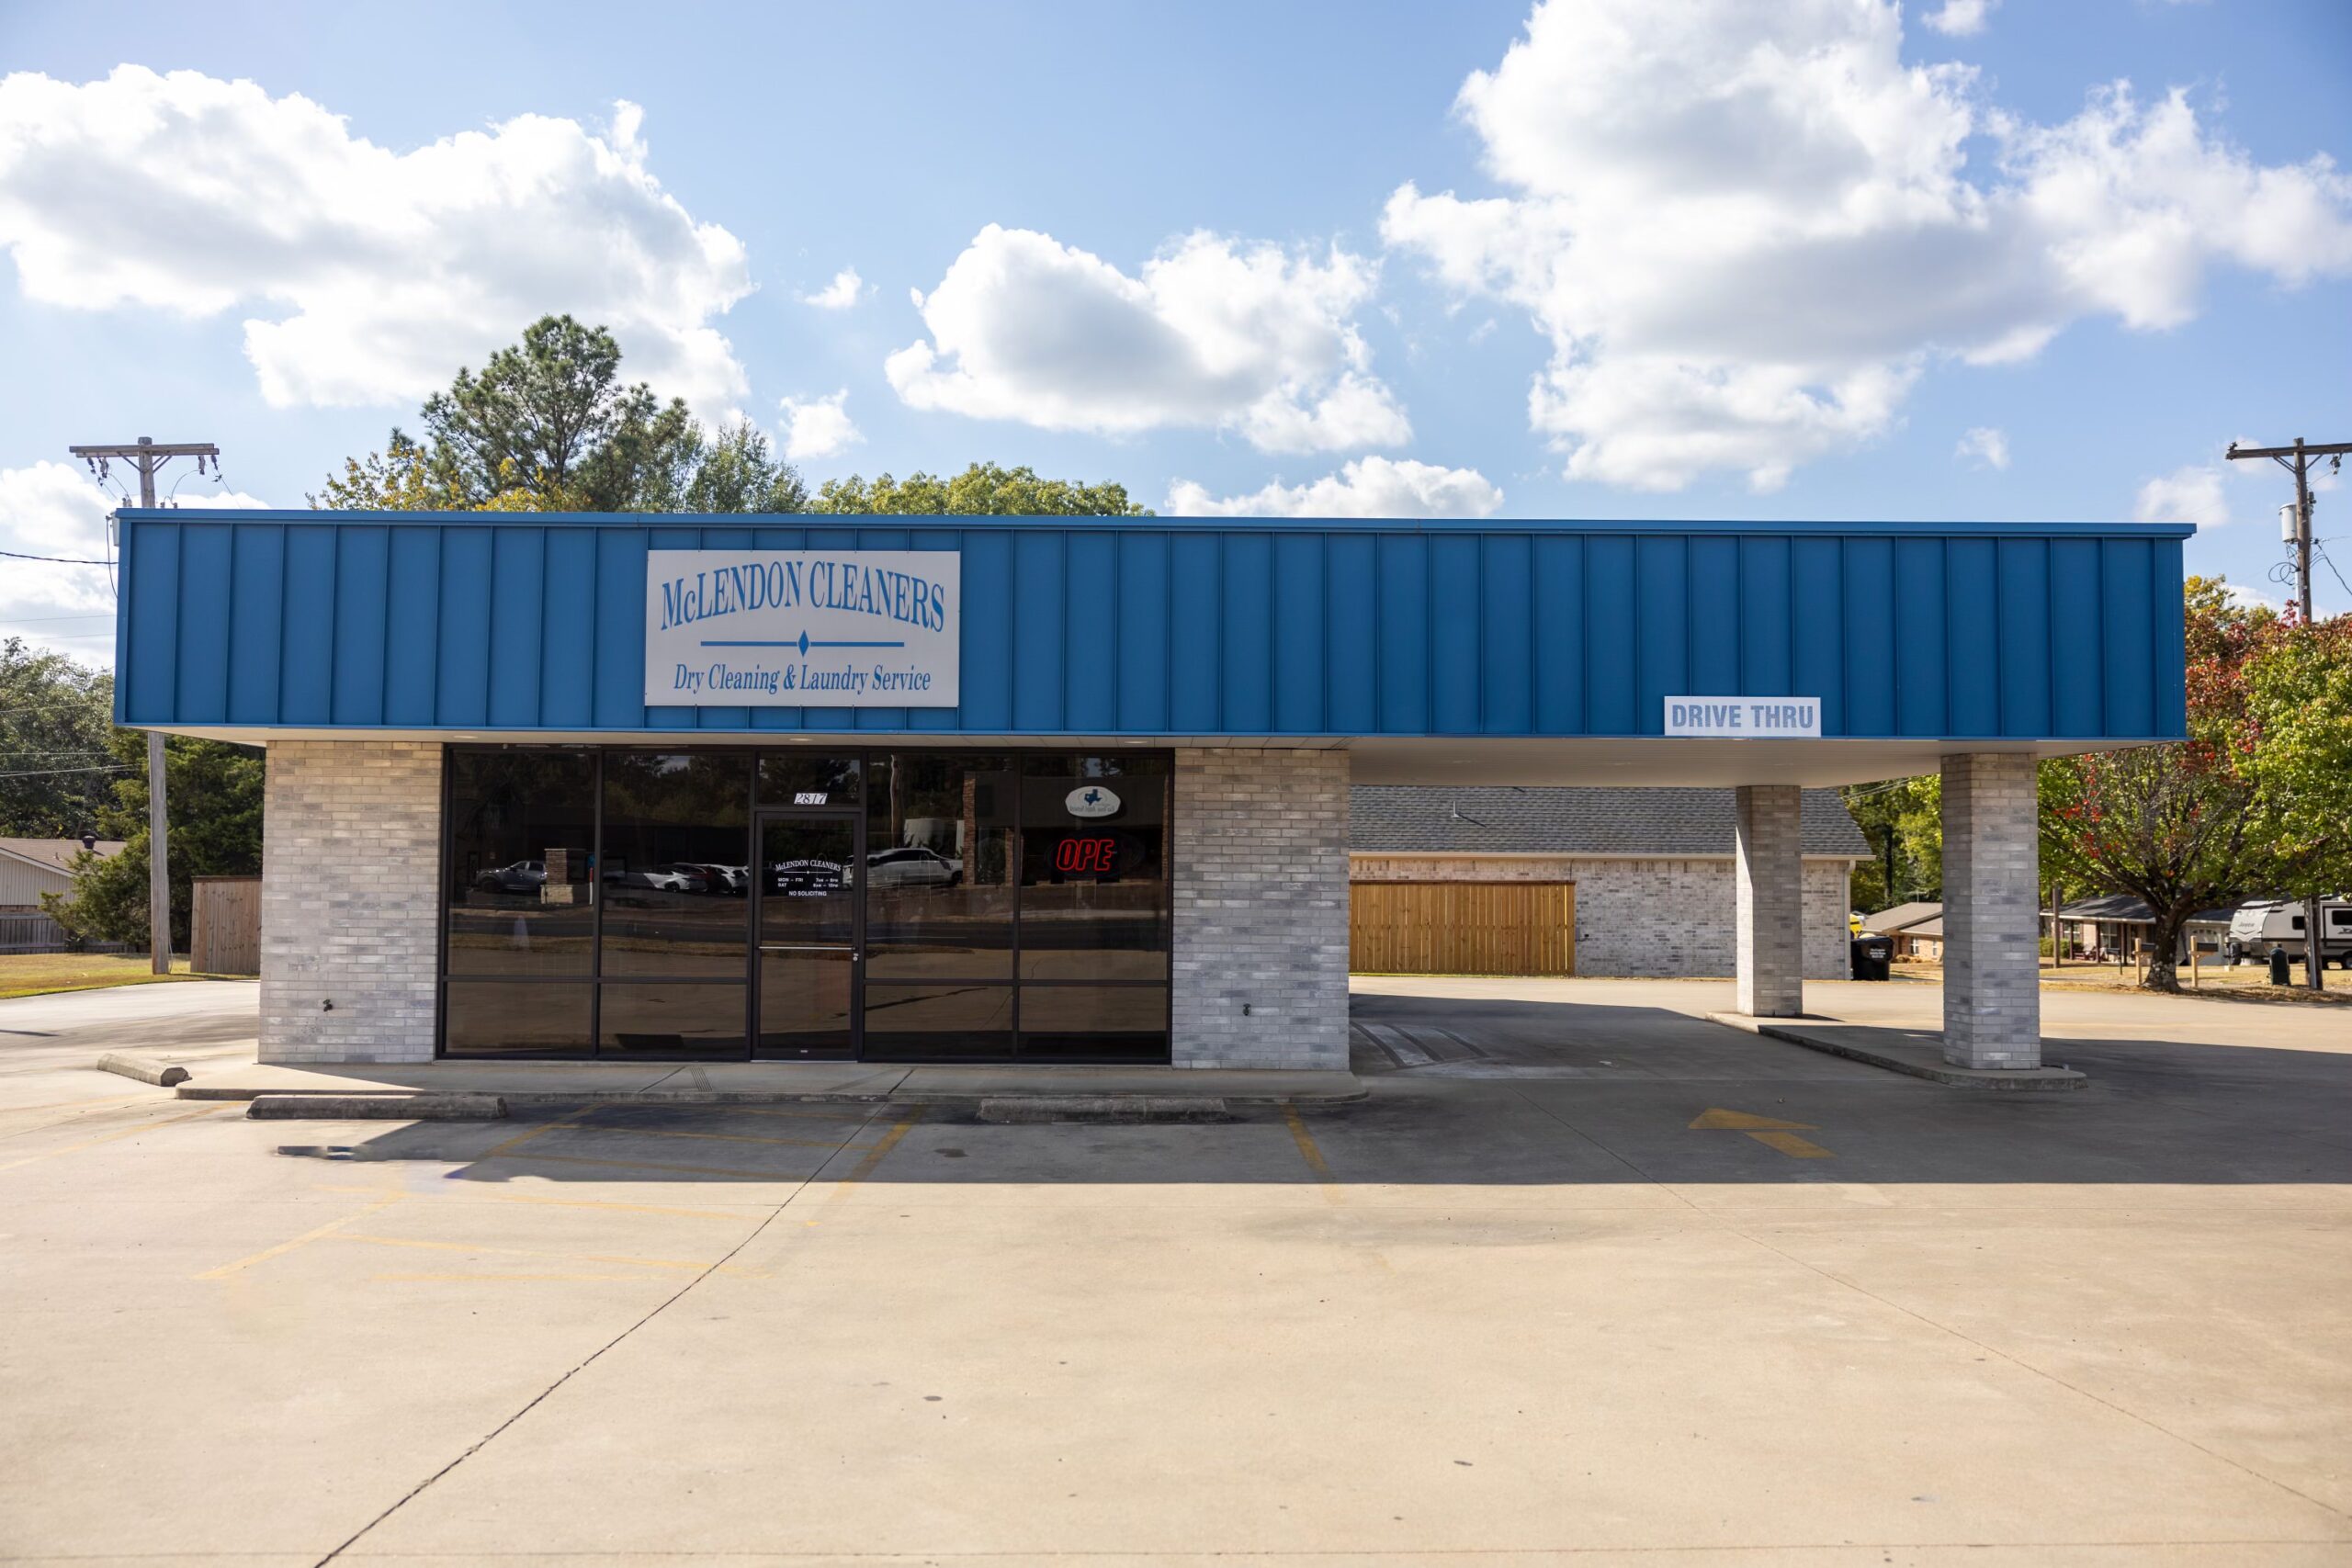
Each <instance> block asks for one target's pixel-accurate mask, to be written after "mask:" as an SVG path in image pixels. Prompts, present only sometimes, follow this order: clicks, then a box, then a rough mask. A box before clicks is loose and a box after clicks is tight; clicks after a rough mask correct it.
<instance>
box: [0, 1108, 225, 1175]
mask: <svg viewBox="0 0 2352 1568" xmlns="http://www.w3.org/2000/svg"><path fill="white" fill-rule="evenodd" d="M228 1109H230V1108H229V1107H228V1106H226V1105H208V1106H206V1107H205V1108H204V1109H203V1110H201V1111H189V1112H188V1113H187V1115H185V1116H165V1117H163V1118H161V1119H160V1120H157V1121H153V1122H141V1123H139V1125H138V1126H136V1127H121V1128H118V1129H116V1130H115V1131H114V1132H111V1133H102V1134H99V1135H98V1136H96V1137H95V1138H85V1139H83V1140H82V1141H81V1142H80V1143H78V1144H67V1145H65V1146H64V1147H63V1148H57V1149H43V1150H42V1151H41V1152H40V1153H39V1154H37V1155H27V1156H24V1158H22V1159H12V1160H10V1161H9V1162H8V1163H7V1164H6V1165H0V1170H14V1169H16V1168H17V1167H18V1166H20V1165H31V1164H33V1163H35V1162H36V1161H39V1160H45V1159H55V1158H56V1157H57V1156H59V1155H70V1154H74V1153H77V1152H79V1151H81V1150H83V1149H94V1148H96V1147H97V1146H98V1145H100V1144H111V1143H115V1142H117V1141H118V1140H119V1139H123V1138H135V1137H137V1136H138V1135H139V1134H141V1133H144V1132H148V1131H151V1130H153V1128H157V1127H169V1126H171V1125H172V1124H173V1123H175V1122H194V1121H196V1120H197V1119H198V1118H199V1117H204V1116H216V1115H218V1114H220V1112H221V1111H226V1110H228Z"/></svg>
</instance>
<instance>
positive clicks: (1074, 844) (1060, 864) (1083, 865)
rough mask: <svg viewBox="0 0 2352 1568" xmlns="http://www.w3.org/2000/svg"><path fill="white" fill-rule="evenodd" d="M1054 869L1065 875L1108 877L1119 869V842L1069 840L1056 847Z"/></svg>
mask: <svg viewBox="0 0 2352 1568" xmlns="http://www.w3.org/2000/svg"><path fill="white" fill-rule="evenodd" d="M1054 869H1055V870H1056V871H1058V872H1060V873H1062V874H1064V875H1071V874H1091V875H1096V876H1107V875H1109V874H1111V873H1112V872H1114V871H1116V870H1118V869H1119V841H1118V840H1116V839H1112V838H1084V839H1081V838H1076V837H1072V838H1068V839H1064V840H1062V841H1061V842H1060V843H1058V844H1057V845H1055V846H1054Z"/></svg>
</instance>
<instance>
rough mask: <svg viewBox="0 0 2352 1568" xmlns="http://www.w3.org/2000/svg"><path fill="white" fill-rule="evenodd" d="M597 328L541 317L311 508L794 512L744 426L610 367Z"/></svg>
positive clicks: (764, 448) (604, 338)
mask: <svg viewBox="0 0 2352 1568" xmlns="http://www.w3.org/2000/svg"><path fill="white" fill-rule="evenodd" d="M620 366H621V349H620V344H618V343H617V342H616V340H615V339H614V337H613V334H612V333H609V332H607V331H606V330H605V328H603V327H587V326H582V324H581V323H580V322H578V321H574V320H573V319H572V318H571V317H570V316H543V317H541V318H540V319H539V320H538V321H534V322H533V323H532V324H531V325H530V326H529V327H527V328H526V329H525V330H524V333H523V338H522V341H521V342H520V343H519V344H515V345H513V346H511V347H507V348H502V349H500V350H499V351H498V352H497V353H495V354H493V355H491V356H490V358H489V360H488V361H487V362H486V363H485V364H484V365H483V366H482V368H481V373H480V374H479V375H477V374H476V373H475V372H473V371H472V370H470V369H465V368H460V369H459V370H458V375H457V378H456V379H455V380H454V381H452V382H451V383H450V385H449V389H448V390H447V391H446V392H435V394H434V395H433V396H432V397H430V398H428V399H426V400H425V402H424V408H423V410H422V411H421V412H420V417H421V418H422V420H423V423H424V437H423V438H422V439H418V438H416V437H413V436H411V435H409V434H407V433H406V432H404V431H401V430H398V429H395V430H394V431H393V432H392V433H391V435H390V439H389V440H388V441H387V442H386V443H385V447H384V450H383V451H382V452H380V453H374V452H371V453H369V454H368V456H367V457H353V458H347V459H345V463H344V466H343V471H342V473H340V474H336V475H330V476H329V477H328V478H327V479H326V481H325V484H324V486H323V487H322V491H321V493H319V494H315V495H312V496H311V498H310V499H311V504H312V505H314V506H325V507H328V508H332V509H334V510H339V511H347V510H368V511H386V512H416V511H454V512H475V511H506V512H549V511H562V512H679V511H697V512H763V513H764V512H796V511H798V510H799V509H800V508H801V507H802V506H803V505H805V504H806V502H807V501H808V491H807V489H806V488H805V487H804V486H803V485H802V484H801V482H800V476H799V475H798V474H797V472H795V471H794V470H793V468H792V467H791V465H789V464H787V463H784V462H780V461H778V460H777V459H776V458H775V457H774V456H773V455H772V453H771V452H770V449H769V446H768V441H767V438H766V437H765V436H764V435H763V434H760V433H759V431H758V430H757V429H756V428H754V427H753V426H752V425H751V424H750V423H748V422H739V423H737V424H736V425H734V426H733V427H731V428H729V429H727V430H724V431H721V432H719V433H718V434H717V435H716V436H714V435H712V434H710V433H709V432H707V431H706V430H705V429H704V428H703V427H702V426H701V425H700V424H698V423H695V419H694V417H693V415H692V414H690V413H688V412H687V411H686V405H685V403H684V401H683V400H679V399H676V398H672V399H670V400H668V401H667V402H664V401H662V400H661V399H660V398H659V397H657V396H656V395H655V394H654V392H653V389H651V388H650V387H649V386H647V385H646V384H645V383H644V382H642V381H640V382H638V383H636V384H635V385H628V384H625V383H624V382H623V381H622V380H621V377H620Z"/></svg>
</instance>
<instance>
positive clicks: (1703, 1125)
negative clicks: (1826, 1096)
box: [1691, 1111, 1818, 1133]
mask: <svg viewBox="0 0 2352 1568" xmlns="http://www.w3.org/2000/svg"><path fill="white" fill-rule="evenodd" d="M1817 1130H1818V1129H1816V1128H1815V1126H1814V1124H1813V1123H1812V1122H1776V1121H1774V1120H1773V1119H1772V1118H1771V1117H1770V1116H1751V1115H1749V1114H1748V1113H1747V1111H1707V1112H1705V1113H1704V1114H1702V1116H1700V1118H1699V1119H1698V1120H1697V1121H1695V1122H1691V1131H1692V1132H1694V1133H1811V1132H1815V1131H1817Z"/></svg>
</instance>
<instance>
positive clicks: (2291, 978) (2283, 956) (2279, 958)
mask: <svg viewBox="0 0 2352 1568" xmlns="http://www.w3.org/2000/svg"><path fill="white" fill-rule="evenodd" d="M2270 983H2271V984H2272V985H2274V986H2291V985H2293V984H2294V983H2295V974H2294V971H2293V970H2291V969H2290V968H2288V967H2287V950H2286V949H2285V948H2283V947H2281V946H2279V945H2278V943H2277V942H2273V943H2271V944H2270Z"/></svg>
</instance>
